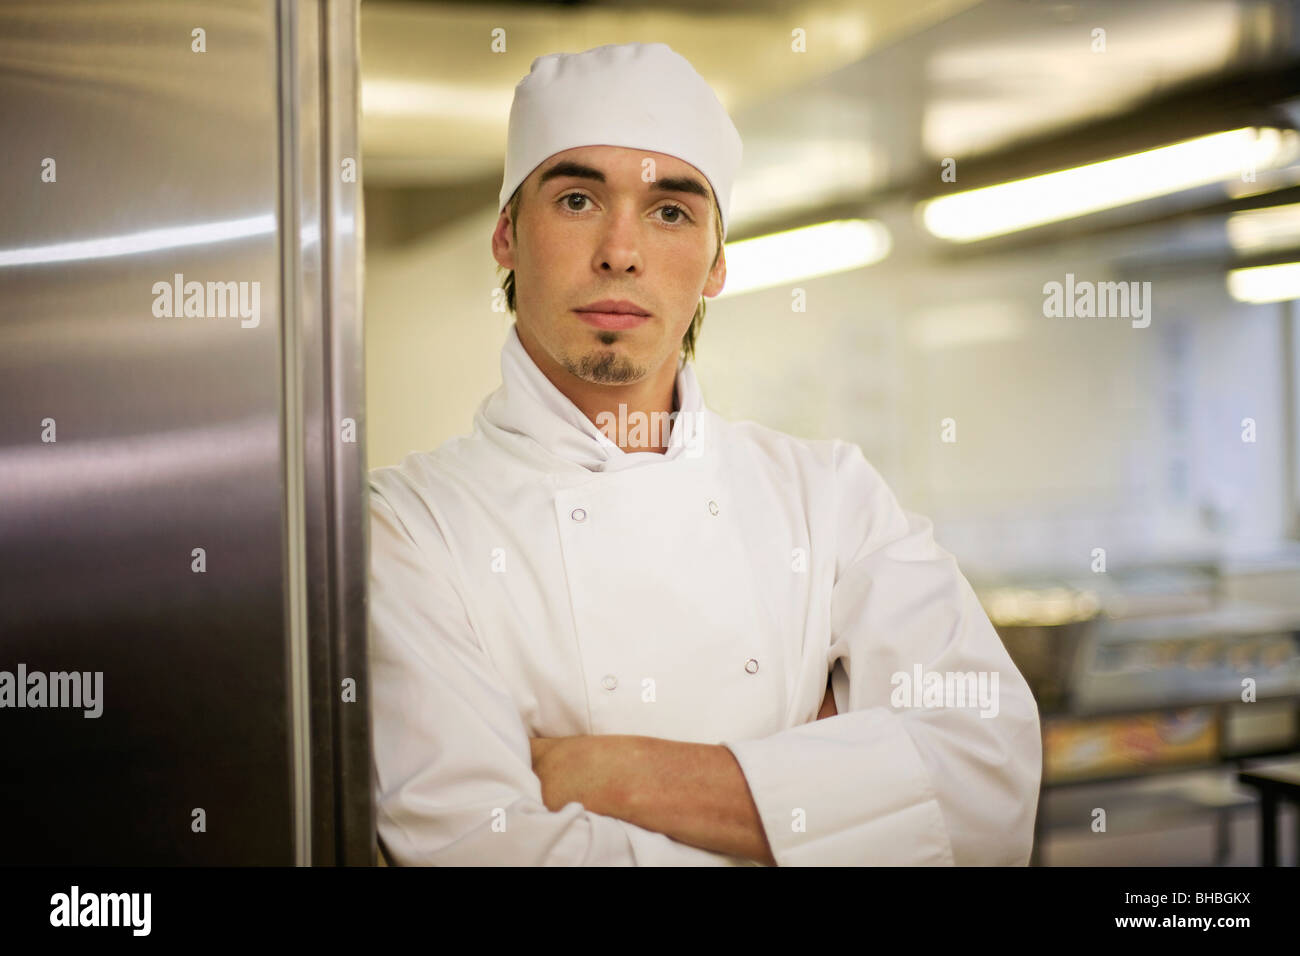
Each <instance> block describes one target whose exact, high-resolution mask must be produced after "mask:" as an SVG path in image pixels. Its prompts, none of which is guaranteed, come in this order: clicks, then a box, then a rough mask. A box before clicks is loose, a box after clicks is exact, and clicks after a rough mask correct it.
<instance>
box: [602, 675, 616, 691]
mask: <svg viewBox="0 0 1300 956" xmlns="http://www.w3.org/2000/svg"><path fill="white" fill-rule="evenodd" d="M600 686H601V687H603V688H605V690H613V689H614V688H615V687H617V686H618V678H617V677H615V676H614V675H613V674H606V675H605V676H604V677H602V678H601V679H600Z"/></svg>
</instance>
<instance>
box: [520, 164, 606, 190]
mask: <svg viewBox="0 0 1300 956" xmlns="http://www.w3.org/2000/svg"><path fill="white" fill-rule="evenodd" d="M561 176H574V177H576V178H578V179H594V180H596V182H598V183H603V182H604V181H605V174H604V173H602V172H601V171H600V170H599V169H595V168H593V167H591V166H584V165H583V164H582V163H575V162H571V161H569V160H565V161H563V162H559V163H556V164H555V165H554V166H552V167H551V168H550V169H548V170H547V171H546V172H544V173H542V175H541V177H540V178H539V179H538V180H537V188H538V189H539V190H540V189H541V188H542V186H544V185H545V184H546V182H547V180H551V179H558V178H559V177H561Z"/></svg>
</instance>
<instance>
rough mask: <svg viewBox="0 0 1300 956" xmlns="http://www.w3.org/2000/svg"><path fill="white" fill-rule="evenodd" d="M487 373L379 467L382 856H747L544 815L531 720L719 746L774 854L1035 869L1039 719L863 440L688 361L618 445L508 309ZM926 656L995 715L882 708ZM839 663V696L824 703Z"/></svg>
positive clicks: (554, 727)
mask: <svg viewBox="0 0 1300 956" xmlns="http://www.w3.org/2000/svg"><path fill="white" fill-rule="evenodd" d="M501 374H502V385H501V387H500V388H498V389H497V390H496V391H495V392H493V393H492V394H491V395H489V396H488V397H487V398H486V399H485V400H484V401H483V403H482V404H481V405H480V406H479V408H478V410H477V412H476V413H475V417H474V429H473V433H472V434H471V435H468V436H463V437H459V438H455V439H452V440H450V441H448V442H446V443H445V444H443V445H442V446H440V447H439V448H437V449H436V450H434V451H431V452H416V453H412V454H410V455H408V456H407V457H406V459H405V460H404V461H403V462H402V463H401V464H400V465H396V466H390V467H384V468H377V469H375V470H374V471H372V472H371V476H370V554H371V576H370V597H369V600H370V621H371V632H370V639H371V645H370V667H371V670H370V675H371V676H370V679H371V688H372V696H373V717H374V729H373V732H374V771H375V778H374V786H375V793H376V801H377V808H378V827H379V835H380V838H381V840H382V842H383V845H384V847H385V849H386V850H387V854H388V856H389V858H390V859H392V860H393V861H394V862H396V863H399V864H419V863H428V864H450V865H482V864H508V865H509V864H514V865H541V864H546V865H549V864H585V865H611V864H612V865H620V864H623V865H704V866H708V865H724V866H725V865H752V864H750V861H746V860H743V859H741V858H739V857H734V856H729V855H726V854H721V853H714V852H711V851H707V850H702V849H699V848H696V847H692V846H689V845H686V844H684V843H680V842H677V841H675V840H672V839H670V838H669V837H667V836H665V835H663V834H660V833H656V832H653V831H650V830H647V829H644V828H642V827H639V826H636V825H634V824H631V823H628V822H626V821H623V820H619V819H616V818H614V817H610V816H605V815H602V814H597V813H593V812H590V811H588V810H587V809H586V808H584V807H583V806H582V804H580V803H578V802H571V803H569V804H568V805H566V806H565V807H563V808H562V809H560V810H558V811H551V810H548V809H547V808H546V806H545V804H544V803H543V802H542V794H541V782H540V780H539V779H538V777H537V776H536V774H534V773H533V771H532V761H531V752H530V749H529V738H530V737H537V736H540V737H562V736H569V735H577V734H639V735H647V736H654V737H663V738H669V739H673V740H682V741H693V742H699V743H712V744H724V745H725V746H727V747H728V748H729V749H730V750H731V752H732V753H733V754H734V755H735V757H736V760H737V761H738V762H739V764H740V767H741V769H742V771H743V772H744V775H745V779H746V781H747V783H748V785H749V788H750V791H751V793H752V795H753V798H754V801H755V804H756V806H757V808H758V811H759V814H760V817H761V820H762V825H763V828H764V830H765V832H766V835H767V838H768V841H769V844H770V845H771V848H772V853H773V856H774V858H775V859H776V861H777V863H778V864H779V865H782V866H786V865H792V864H793V865H807V864H836V865H842V864H954V863H955V864H1017V865H1022V864H1025V863H1027V861H1028V858H1029V852H1030V848H1031V843H1032V834H1033V823H1034V815H1035V812H1036V808H1037V801H1038V787H1039V778H1040V771H1041V764H1042V749H1041V747H1042V744H1041V738H1040V735H1039V719H1038V709H1037V707H1036V705H1035V702H1034V700H1033V698H1032V696H1031V695H1030V692H1029V688H1028V686H1027V685H1026V683H1025V681H1024V679H1023V677H1022V676H1021V675H1020V673H1019V671H1018V670H1017V669H1016V667H1015V665H1014V664H1013V663H1012V661H1011V659H1010V657H1009V656H1008V654H1007V652H1006V650H1005V648H1004V647H1003V644H1002V642H1001V640H1000V639H999V637H998V635H997V633H996V631H995V630H994V629H993V626H992V625H991V624H990V622H989V619H988V617H987V616H986V615H985V613H984V611H983V609H982V608H981V606H980V604H979V602H978V599H977V598H976V596H975V594H974V592H973V591H972V590H971V587H970V585H969V583H968V582H967V580H966V579H965V577H963V575H962V574H961V572H960V571H959V570H958V567H957V564H956V562H955V560H954V559H953V557H952V555H951V554H949V553H948V552H947V551H945V550H944V549H942V548H941V547H939V546H938V545H937V544H935V542H934V539H933V537H932V533H931V531H932V525H931V523H930V521H929V520H928V519H926V518H923V517H920V516H918V515H915V514H912V513H910V512H905V511H903V510H902V509H901V508H900V507H899V504H898V501H897V500H896V499H895V497H894V495H893V493H892V492H891V491H890V489H889V488H888V486H887V485H886V484H885V482H884V480H883V479H882V478H881V476H880V475H879V473H878V472H877V471H876V469H875V468H874V467H873V466H872V465H871V464H870V463H869V462H868V461H867V460H866V459H865V458H864V457H863V454H862V452H861V450H860V449H859V448H858V447H857V446H856V445H854V444H851V443H848V442H844V441H840V440H819V441H812V440H803V439H798V438H794V437H791V436H789V435H785V434H782V433H780V432H777V431H774V430H772V429H770V428H765V427H763V426H762V425H758V424H756V423H753V422H748V421H744V422H728V421H725V420H724V419H722V418H720V417H719V416H718V415H716V414H715V413H713V412H711V411H710V410H708V408H707V407H706V406H705V405H704V403H703V399H702V396H701V394H700V389H699V385H698V383H697V381H696V378H695V373H694V369H693V367H692V365H691V364H690V363H689V362H684V361H679V366H678V374H677V381H676V384H677V392H676V394H677V396H678V403H679V406H680V410H681V411H682V412H683V413H686V412H689V413H693V415H691V416H687V415H683V417H682V418H681V419H679V421H678V423H677V424H676V425H674V427H673V430H672V432H671V436H670V442H669V448H668V450H667V452H666V453H664V454H659V453H656V452H632V453H628V452H624V451H623V450H621V449H620V448H619V447H618V446H617V445H616V444H615V443H614V442H612V441H611V440H610V439H609V438H607V437H606V436H605V435H604V434H603V433H602V432H601V430H600V429H598V428H596V426H595V425H593V424H592V422H591V421H590V420H589V419H588V418H587V417H586V416H585V415H584V414H583V413H582V412H581V411H580V410H579V409H578V408H577V406H575V405H574V404H573V403H572V402H571V401H570V400H569V399H568V398H566V397H565V396H564V394H563V393H562V392H560V391H559V390H558V389H557V388H556V387H555V386H554V385H553V384H552V383H551V382H550V380H549V379H547V378H546V376H545V375H544V374H543V373H542V372H541V370H540V369H538V367H537V366H536V365H535V364H534V363H533V361H532V359H531V358H530V357H529V356H528V353H527V352H526V351H524V348H523V346H522V344H521V343H520V341H519V337H518V333H517V331H516V329H515V328H514V327H513V326H512V327H511V329H510V332H509V334H508V338H507V341H506V344H505V346H504V348H503V350H502V355H501ZM692 423H694V425H695V427H694V428H690V427H684V425H689V424H692ZM918 664H919V665H920V666H921V667H922V668H923V669H924V670H925V671H943V672H997V673H998V675H999V685H998V686H999V690H1000V699H999V702H998V703H999V707H998V713H997V716H996V717H982V716H981V715H980V712H979V711H978V710H976V709H974V708H972V707H966V708H958V707H929V708H918V707H903V706H897V707H896V706H892V705H891V691H893V690H894V687H895V684H894V683H893V681H892V679H891V678H892V675H894V674H896V673H899V672H906V673H908V674H909V675H910V674H913V673H914V670H915V667H916V665H918ZM837 665H838V666H837ZM832 669H834V681H833V690H834V695H835V705H836V708H837V710H838V712H839V713H838V715H837V716H835V717H832V718H828V719H825V720H820V721H817V720H814V718H815V717H816V715H817V712H818V709H819V707H820V704H821V701H822V697H823V694H824V692H825V689H826V682H827V675H828V673H831V672H832Z"/></svg>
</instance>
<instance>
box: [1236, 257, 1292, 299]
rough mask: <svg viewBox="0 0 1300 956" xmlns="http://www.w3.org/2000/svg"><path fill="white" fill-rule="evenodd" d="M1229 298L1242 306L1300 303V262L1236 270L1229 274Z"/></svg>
mask: <svg viewBox="0 0 1300 956" xmlns="http://www.w3.org/2000/svg"><path fill="white" fill-rule="evenodd" d="M1228 294H1229V295H1231V296H1232V297H1233V298H1234V299H1236V300H1237V301H1238V302H1255V303H1259V302H1285V301H1286V300H1287V299H1300V262H1284V263H1282V264H1281V265H1276V266H1252V267H1251V268H1249V269H1233V270H1232V271H1230V272H1229V273H1228Z"/></svg>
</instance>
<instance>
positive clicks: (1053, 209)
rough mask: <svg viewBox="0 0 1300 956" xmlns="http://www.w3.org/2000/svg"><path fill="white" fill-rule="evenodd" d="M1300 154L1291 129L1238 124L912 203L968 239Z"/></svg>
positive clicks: (940, 229) (941, 233) (944, 232)
mask: <svg viewBox="0 0 1300 956" xmlns="http://www.w3.org/2000/svg"><path fill="white" fill-rule="evenodd" d="M1297 154H1300V136H1297V134H1296V132H1295V131H1294V130H1281V129H1272V128H1262V129H1256V128H1253V127H1245V128H1242V129H1234V130H1229V131H1227V132H1224V133H1213V134H1211V135H1209V136H1200V137H1197V138H1196V139H1189V140H1185V141H1183V142H1181V143H1174V144H1172V145H1170V146H1160V147H1157V148H1156V149H1149V150H1146V151H1144V152H1141V153H1134V154H1132V155H1130V156H1120V157H1118V158H1116V159H1108V160H1104V161H1103V162H1100V163H1090V164H1088V165H1086V166H1076V167H1074V168H1072V169H1062V170H1059V171H1057V172H1054V173H1047V174H1045V175H1042V176H1032V177H1030V178H1028V179H1020V180H1016V181H1014V182H1009V183H1000V184H998V185H996V186H986V187H984V188H982V189H972V190H968V191H967V192H962V193H955V194H953V195H951V196H939V197H937V198H935V199H931V200H928V201H926V202H923V203H921V205H920V206H919V209H920V212H921V218H922V221H923V222H924V223H925V227H926V229H928V230H929V231H930V232H931V233H933V234H934V235H936V236H938V237H939V238H940V239H950V240H952V241H954V242H972V241H974V240H977V239H987V238H989V237H991V236H1001V235H1006V234H1007V233H1010V232H1016V231H1018V230H1020V229H1029V228H1032V227H1034V226H1041V225H1044V224H1046V223H1049V222H1061V221H1062V220H1065V219H1073V218H1074V217H1076V216H1084V215H1087V214H1088V213H1093V212H1098V211H1100V210H1103V209H1114V208H1116V207H1118V206H1124V205H1127V204H1129V203H1135V202H1141V201H1142V200H1144V199H1153V198H1155V197H1156V196H1165V195H1169V194H1170V193H1176V192H1180V191H1182V190H1184V189H1192V188H1194V187H1197V186H1205V185H1208V184H1210V183H1216V182H1224V181H1227V180H1231V179H1238V178H1240V177H1241V176H1242V175H1243V174H1244V173H1245V172H1247V171H1258V170H1267V169H1273V168H1276V167H1278V166H1284V165H1286V164H1287V163H1289V162H1291V160H1292V159H1294V158H1295V156H1296V155H1297Z"/></svg>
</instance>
